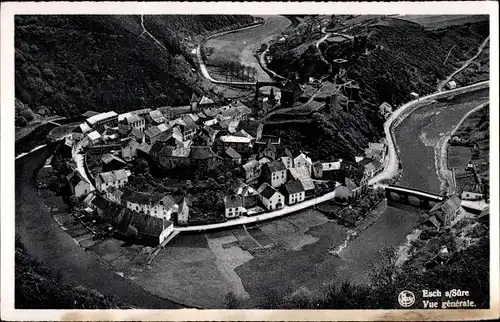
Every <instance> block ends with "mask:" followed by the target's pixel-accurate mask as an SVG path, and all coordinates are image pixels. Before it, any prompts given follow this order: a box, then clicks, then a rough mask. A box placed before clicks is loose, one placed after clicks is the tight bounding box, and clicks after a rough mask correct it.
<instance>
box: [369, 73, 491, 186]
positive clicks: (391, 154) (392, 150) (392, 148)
mask: <svg viewBox="0 0 500 322" xmlns="http://www.w3.org/2000/svg"><path fill="white" fill-rule="evenodd" d="M489 83H490V82H489V81H484V82H480V83H476V84H472V85H468V86H464V87H460V88H455V89H452V90H448V91H443V92H436V93H433V94H429V95H427V96H423V97H421V98H418V99H416V100H413V101H410V102H408V103H406V104H404V105H402V106H401V107H399V108H398V109H397V110H395V111H394V112H393V113H392V114H391V116H390V117H389V118H388V119H387V121H386V122H385V123H384V133H385V137H386V140H387V144H388V150H389V151H388V153H387V157H386V158H387V162H386V166H385V167H384V170H382V172H380V173H379V174H378V175H376V176H375V177H373V178H372V179H370V180H369V181H368V184H369V185H377V184H379V183H380V182H381V181H384V180H389V179H392V178H393V177H394V176H396V174H397V172H398V166H399V156H398V152H397V147H396V143H395V142H394V138H393V136H392V133H391V130H392V125H393V123H394V122H395V121H396V120H398V119H399V118H400V117H403V118H404V117H406V115H404V114H403V113H404V112H406V111H408V110H409V109H410V108H411V107H413V106H414V105H415V104H416V103H421V102H422V101H426V100H430V99H433V98H438V97H445V96H448V95H452V94H454V93H456V94H458V93H464V92H467V91H473V90H476V89H479V88H484V87H489Z"/></svg>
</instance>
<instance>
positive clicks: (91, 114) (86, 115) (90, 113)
mask: <svg viewBox="0 0 500 322" xmlns="http://www.w3.org/2000/svg"><path fill="white" fill-rule="evenodd" d="M97 114H100V113H98V112H95V111H87V112H85V113H83V114H82V116H84V117H85V118H89V117H92V116H94V115H97Z"/></svg>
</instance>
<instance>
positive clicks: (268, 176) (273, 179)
mask: <svg viewBox="0 0 500 322" xmlns="http://www.w3.org/2000/svg"><path fill="white" fill-rule="evenodd" d="M262 175H263V177H264V180H265V181H266V182H267V183H269V184H270V185H271V186H272V187H273V188H277V187H279V186H281V185H283V184H284V183H285V182H286V181H287V174H286V167H285V165H284V164H283V162H281V160H275V161H271V162H268V163H266V164H264V165H263V166H262Z"/></svg>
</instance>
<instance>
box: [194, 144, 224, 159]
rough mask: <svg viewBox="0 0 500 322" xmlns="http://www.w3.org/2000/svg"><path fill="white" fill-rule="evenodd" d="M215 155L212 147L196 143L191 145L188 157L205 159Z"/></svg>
mask: <svg viewBox="0 0 500 322" xmlns="http://www.w3.org/2000/svg"><path fill="white" fill-rule="evenodd" d="M216 157H217V155H216V154H215V153H214V152H213V151H212V149H211V148H210V147H209V146H203V145H198V146H192V147H191V154H190V158H192V159H197V160H206V159H212V158H216Z"/></svg>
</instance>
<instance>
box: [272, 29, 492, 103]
mask: <svg viewBox="0 0 500 322" xmlns="http://www.w3.org/2000/svg"><path fill="white" fill-rule="evenodd" d="M348 34H349V35H351V36H354V39H351V40H349V39H347V40H345V41H339V40H338V39H334V40H331V41H329V40H327V41H325V42H323V43H321V45H320V50H321V52H322V54H323V56H324V58H325V59H326V61H327V62H328V63H330V64H332V63H333V61H334V60H335V59H338V58H342V59H346V60H347V63H346V66H345V67H346V72H347V74H346V76H347V78H348V79H352V80H355V81H357V82H358V84H359V86H360V89H361V94H362V97H363V98H364V99H365V100H367V101H368V102H370V103H373V104H376V105H377V106H378V105H380V104H381V103H382V102H388V103H389V104H391V105H393V106H394V105H396V106H397V105H400V104H401V103H403V102H405V101H407V100H408V99H409V93H410V92H412V91H415V92H417V93H420V94H423V93H429V92H432V91H435V89H436V84H437V82H438V80H443V79H445V78H446V76H447V75H449V74H451V73H452V72H453V71H454V70H455V69H456V68H458V67H459V66H460V65H461V63H462V62H463V61H465V60H466V59H467V58H470V57H472V56H473V55H474V54H475V53H476V52H477V48H478V47H479V45H480V44H481V42H482V41H483V40H484V39H485V38H486V37H487V36H488V34H489V23H488V21H483V22H477V23H465V24H463V25H459V26H451V27H448V28H444V29H439V30H435V31H429V30H426V29H425V28H424V27H422V26H420V25H418V24H416V23H412V22H407V21H403V20H399V19H385V20H381V21H378V22H375V23H367V24H366V25H363V26H359V27H357V28H356V27H355V28H353V29H352V30H350V31H349V32H348ZM298 37H300V38H304V37H306V38H307V35H302V34H300V33H299V34H294V33H293V32H292V33H291V34H290V36H289V37H288V38H287V39H286V41H281V42H277V43H275V44H273V45H271V46H270V55H271V56H272V58H273V59H272V61H271V63H270V66H269V67H271V68H272V69H273V70H275V71H276V72H277V73H279V74H282V75H289V73H290V72H297V73H298V74H299V77H300V79H302V80H306V79H307V78H308V77H311V76H312V77H321V76H324V75H327V74H328V68H326V67H327V66H325V62H324V61H323V60H322V59H321V56H320V54H319V53H318V51H317V50H316V48H314V44H310V46H309V47H310V48H308V49H307V50H297V49H298V48H299V47H300V46H303V42H298V41H297V38H298ZM318 39H319V38H318ZM294 53H295V54H294ZM448 54H449V57H448V58H447V56H448ZM305 62H307V68H303V67H304V65H305ZM445 62H446V63H445ZM463 81H464V82H466V81H474V79H471V77H469V79H467V80H463ZM460 85H463V84H460Z"/></svg>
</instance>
